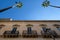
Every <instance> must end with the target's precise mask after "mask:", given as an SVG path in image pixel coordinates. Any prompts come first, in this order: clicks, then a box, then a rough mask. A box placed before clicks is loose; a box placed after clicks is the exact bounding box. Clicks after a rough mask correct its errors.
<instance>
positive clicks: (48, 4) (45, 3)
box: [42, 0, 60, 8]
mask: <svg viewBox="0 0 60 40" xmlns="http://www.w3.org/2000/svg"><path fill="white" fill-rule="evenodd" d="M42 6H43V7H48V6H50V7H54V8H60V6H54V5H50V1H48V0H45V1H44V2H43V3H42Z"/></svg>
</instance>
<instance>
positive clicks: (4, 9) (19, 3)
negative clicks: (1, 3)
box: [0, 2, 22, 12]
mask: <svg viewBox="0 0 60 40" xmlns="http://www.w3.org/2000/svg"><path fill="white" fill-rule="evenodd" d="M14 7H18V8H20V7H22V3H21V2H16V4H14V5H13V6H9V7H7V8H3V9H1V10H0V12H4V11H6V10H9V9H11V8H14Z"/></svg>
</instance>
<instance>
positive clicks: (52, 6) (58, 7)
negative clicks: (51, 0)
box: [49, 5, 60, 8]
mask: <svg viewBox="0 0 60 40" xmlns="http://www.w3.org/2000/svg"><path fill="white" fill-rule="evenodd" d="M49 6H51V7H55V8H60V6H54V5H49Z"/></svg>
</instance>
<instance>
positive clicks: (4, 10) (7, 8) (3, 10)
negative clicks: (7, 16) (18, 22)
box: [0, 6, 12, 12]
mask: <svg viewBox="0 0 60 40" xmlns="http://www.w3.org/2000/svg"><path fill="white" fill-rule="evenodd" d="M11 8H12V6H10V7H8V8H4V9H1V10H0V12H3V11H6V10H8V9H11Z"/></svg>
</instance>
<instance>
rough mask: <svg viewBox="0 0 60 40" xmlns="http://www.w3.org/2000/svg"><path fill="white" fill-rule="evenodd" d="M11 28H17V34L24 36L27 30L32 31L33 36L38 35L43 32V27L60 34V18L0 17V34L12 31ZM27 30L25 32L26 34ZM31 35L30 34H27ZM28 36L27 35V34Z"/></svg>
mask: <svg viewBox="0 0 60 40" xmlns="http://www.w3.org/2000/svg"><path fill="white" fill-rule="evenodd" d="M13 28H17V31H19V35H20V36H21V37H22V36H23V37H25V36H26V35H27V34H29V31H30V33H31V31H32V32H33V33H32V35H33V34H35V35H33V36H35V37H36V36H37V37H40V36H41V35H42V34H44V33H43V31H42V30H43V28H48V29H49V30H53V31H54V32H56V34H57V35H58V36H59V35H60V20H9V19H0V35H3V34H4V32H5V31H12V29H13ZM26 32H27V34H26ZM29 35H31V34H29ZM27 37H28V36H27Z"/></svg>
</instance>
